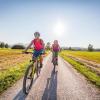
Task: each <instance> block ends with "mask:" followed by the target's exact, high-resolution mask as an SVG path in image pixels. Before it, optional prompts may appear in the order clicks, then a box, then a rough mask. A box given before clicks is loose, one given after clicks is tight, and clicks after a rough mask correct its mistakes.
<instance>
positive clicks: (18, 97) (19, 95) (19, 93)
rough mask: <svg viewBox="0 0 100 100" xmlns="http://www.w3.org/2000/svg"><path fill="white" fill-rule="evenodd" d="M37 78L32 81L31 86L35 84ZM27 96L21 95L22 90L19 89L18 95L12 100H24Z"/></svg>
mask: <svg viewBox="0 0 100 100" xmlns="http://www.w3.org/2000/svg"><path fill="white" fill-rule="evenodd" d="M36 80H37V77H36V78H35V79H34V81H33V84H34V83H35V82H36ZM27 96H28V95H26V94H24V93H23V89H21V90H20V91H19V92H18V94H17V95H16V96H15V97H14V98H13V100H25V98H26V97H27Z"/></svg>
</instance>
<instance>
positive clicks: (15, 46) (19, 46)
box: [11, 44, 25, 49]
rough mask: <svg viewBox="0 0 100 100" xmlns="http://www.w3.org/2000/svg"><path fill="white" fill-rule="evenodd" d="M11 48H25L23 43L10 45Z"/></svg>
mask: <svg viewBox="0 0 100 100" xmlns="http://www.w3.org/2000/svg"><path fill="white" fill-rule="evenodd" d="M11 49H25V46H24V45H20V44H16V45H13V46H12V47H11Z"/></svg>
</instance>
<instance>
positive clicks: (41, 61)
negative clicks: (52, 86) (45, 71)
mask: <svg viewBox="0 0 100 100" xmlns="http://www.w3.org/2000/svg"><path fill="white" fill-rule="evenodd" d="M42 66H43V56H42V55H41V56H40V68H42Z"/></svg>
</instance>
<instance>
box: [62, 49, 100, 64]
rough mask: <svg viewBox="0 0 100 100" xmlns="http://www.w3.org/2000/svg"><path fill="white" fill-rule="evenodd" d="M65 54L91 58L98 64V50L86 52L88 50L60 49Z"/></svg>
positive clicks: (99, 54)
mask: <svg viewBox="0 0 100 100" xmlns="http://www.w3.org/2000/svg"><path fill="white" fill-rule="evenodd" d="M62 52H63V53H64V54H66V55H72V56H74V57H79V58H83V59H86V60H91V61H93V62H96V63H99V64H100V52H88V51H69V50H64V51H62Z"/></svg>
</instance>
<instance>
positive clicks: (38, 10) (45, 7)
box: [0, 0, 100, 48]
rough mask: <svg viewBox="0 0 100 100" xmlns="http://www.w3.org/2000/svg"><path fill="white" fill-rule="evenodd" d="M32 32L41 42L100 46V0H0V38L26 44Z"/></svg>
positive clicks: (9, 41)
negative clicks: (37, 35)
mask: <svg viewBox="0 0 100 100" xmlns="http://www.w3.org/2000/svg"><path fill="white" fill-rule="evenodd" d="M35 31H38V32H40V34H41V38H42V39H43V40H44V42H45V43H47V42H51V43H53V41H54V40H58V41H59V44H60V45H61V46H67V47H69V46H73V47H87V46H88V44H93V46H94V47H95V48H100V1H99V0H0V41H3V42H6V43H8V44H16V43H24V44H27V43H30V41H31V40H32V39H33V38H34V32H35Z"/></svg>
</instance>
